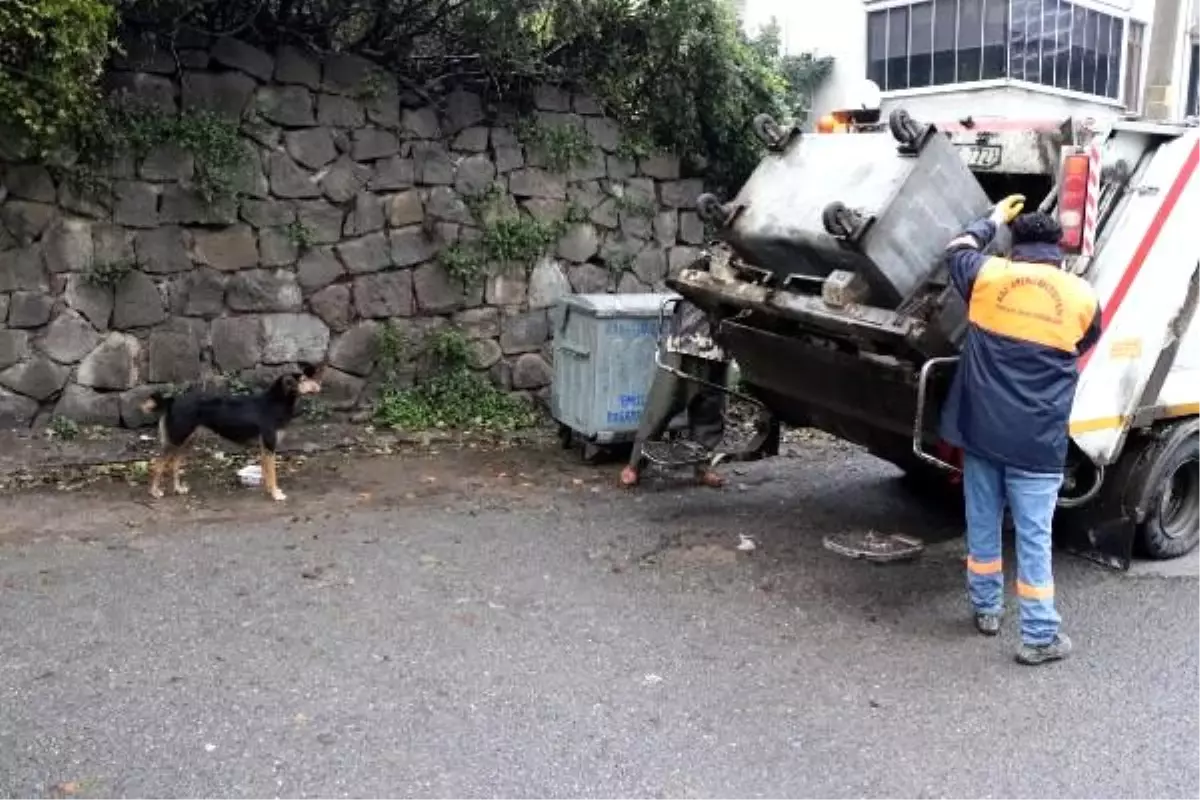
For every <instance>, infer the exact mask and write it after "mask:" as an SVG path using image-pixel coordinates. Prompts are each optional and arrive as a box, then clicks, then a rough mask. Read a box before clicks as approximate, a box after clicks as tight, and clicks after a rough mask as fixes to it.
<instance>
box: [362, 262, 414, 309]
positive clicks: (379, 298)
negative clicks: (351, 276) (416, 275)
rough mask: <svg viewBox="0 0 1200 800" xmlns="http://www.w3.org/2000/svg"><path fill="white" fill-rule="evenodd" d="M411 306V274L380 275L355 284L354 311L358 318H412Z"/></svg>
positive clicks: (380, 273)
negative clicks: (355, 310)
mask: <svg viewBox="0 0 1200 800" xmlns="http://www.w3.org/2000/svg"><path fill="white" fill-rule="evenodd" d="M414 305H415V304H414V301H413V291H412V271H411V270H402V271H398V272H379V273H376V274H374V275H364V276H363V277H361V278H356V279H355V281H354V307H355V308H356V309H357V311H358V315H359V316H360V317H363V318H365V319H379V318H385V317H411V316H412V315H413V312H414V311H415V307H414Z"/></svg>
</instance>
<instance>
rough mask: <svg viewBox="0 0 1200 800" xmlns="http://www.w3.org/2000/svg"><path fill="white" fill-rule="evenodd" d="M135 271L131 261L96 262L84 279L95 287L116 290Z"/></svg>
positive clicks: (89, 268)
mask: <svg viewBox="0 0 1200 800" xmlns="http://www.w3.org/2000/svg"><path fill="white" fill-rule="evenodd" d="M133 269H134V264H133V262H132V261H129V260H122V261H108V262H103V263H100V262H96V263H93V264H91V266H89V267H88V269H87V271H86V272H85V273H84V274H83V279H84V280H85V281H87V282H88V283H90V284H92V285H93V286H100V287H103V288H105V289H115V288H116V287H117V284H118V283H120V282H121V281H122V280H123V279H124V278H125V276H126V275H128V274H129V273H130V272H132V271H133Z"/></svg>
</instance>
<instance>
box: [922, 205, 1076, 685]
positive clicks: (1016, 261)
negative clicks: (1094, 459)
mask: <svg viewBox="0 0 1200 800" xmlns="http://www.w3.org/2000/svg"><path fill="white" fill-rule="evenodd" d="M1024 205H1025V198H1024V197H1022V196H1020V195H1012V196H1010V197H1007V198H1005V199H1004V200H1002V201H1001V202H1000V203H999V204H997V206H996V207H995V209H994V210H993V211H992V213H991V215H990V216H989V217H988V218H986V219H982V220H979V221H978V222H975V223H974V224H972V225H971V226H970V227H968V228H967V230H966V231H965V232H964V233H963V234H961V235H960V236H958V237H957V238H956V239H954V240H953V241H951V242H950V244H949V245H947V247H946V262H947V265H948V268H949V271H950V277H951V280H952V281H953V283H954V286H955V288H956V289H957V290H958V292H959V293H960V294H961V295H962V297H963V299H964V300H965V301H966V302H967V307H968V320H969V325H968V329H967V336H966V342H965V344H964V346H963V351H962V357H961V359H960V361H959V365H958V369H957V371H956V373H955V375H954V380H953V382H952V384H951V386H950V393H949V395H948V397H947V399H946V404H945V407H944V410H943V412H942V420H941V435H942V438H943V439H945V440H946V441H947V442H948V443H949V444H951V445H954V446H955V447H958V448H961V449H962V451H963V493H964V496H965V500H966V516H967V551H968V558H967V590H968V595H969V597H970V600H971V605H972V606H973V607H974V611H975V627H976V628H977V629H978V630H979V632H980V633H982V634H984V635H987V636H994V635H996V634H997V633H999V630H1000V621H1001V616H1002V614H1003V611H1004V571H1003V566H1002V561H1001V542H1000V529H1001V522H1002V520H1003V517H1004V509H1005V506H1006V505H1007V507H1008V509H1009V510H1010V512H1011V514H1012V519H1013V524H1014V526H1015V528H1016V553H1017V584H1016V586H1017V600H1018V603H1019V606H1020V619H1021V642H1022V644H1021V648H1020V650H1019V651H1018V652H1017V656H1016V657H1017V661H1018V662H1020V663H1022V664H1030V665H1034V664H1044V663H1047V662H1050V661H1057V660H1058V659H1061V658H1065V657H1066V656H1067V654H1069V653H1070V652H1071V640H1070V639H1068V638H1067V635H1066V634H1065V633H1063V632H1062V631H1061V630H1060V622H1061V617H1060V616H1059V614H1058V612H1057V611H1056V610H1055V606H1054V577H1053V572H1052V570H1051V544H1050V527H1051V521H1052V519H1053V517H1054V509H1055V505H1056V503H1057V500H1058V491H1059V487H1060V486H1061V485H1062V480H1063V467H1064V464H1065V462H1066V455H1067V440H1068V431H1067V426H1068V419H1069V417H1070V412H1071V403H1072V400H1073V398H1074V395H1075V385H1076V383H1077V382H1078V380H1079V367H1078V361H1079V358H1080V356H1082V355H1083V354H1084V353H1086V352H1087V351H1088V350H1089V349H1090V348H1091V347H1092V346H1093V345H1094V344H1095V343H1096V340H1097V339H1099V338H1100V308H1099V305H1098V303H1097V300H1096V295H1095V294H1094V293H1093V291H1092V288H1091V286H1089V285H1088V283H1087V282H1085V281H1084V280H1083V279H1081V278H1079V277H1077V276H1075V275H1072V274H1070V273H1069V272H1066V271H1064V270H1063V269H1062V257H1063V256H1062V250H1061V249H1060V248H1059V240H1060V239H1061V237H1062V229H1061V228H1060V227H1059V224H1058V222H1056V221H1055V220H1054V219H1053V218H1052V217H1050V216H1048V215H1046V214H1043V213H1031V214H1022V213H1021V211H1022V209H1023V208H1024ZM1001 224H1008V225H1009V226H1010V229H1011V232H1012V254H1011V257H1009V258H1003V257H997V256H987V255H984V254H983V252H982V251H983V250H984V248H986V247H987V246H988V244H989V243H990V242H991V241H992V239H993V237H994V236H995V235H996V231H997V227H998V226H999V225H1001Z"/></svg>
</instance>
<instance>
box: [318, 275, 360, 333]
mask: <svg viewBox="0 0 1200 800" xmlns="http://www.w3.org/2000/svg"><path fill="white" fill-rule="evenodd" d="M351 300H352V298H351V296H350V287H349V286H347V285H346V284H343V283H339V284H335V285H333V286H327V287H326V288H324V289H322V290H320V291H319V292H317V293H316V294H314V295H313V296H312V297H311V298H309V301H308V305H309V308H310V309H312V312H313V313H314V314H316V315H317V316H318V317H320V318H321V321H322V322H324V323H325V324H326V325H328V326H329V329H330V330H333V331H344V330H346V329H347V328H349V327H350V323H351V322H352V321H353V320H354V306H353V304H352V302H351Z"/></svg>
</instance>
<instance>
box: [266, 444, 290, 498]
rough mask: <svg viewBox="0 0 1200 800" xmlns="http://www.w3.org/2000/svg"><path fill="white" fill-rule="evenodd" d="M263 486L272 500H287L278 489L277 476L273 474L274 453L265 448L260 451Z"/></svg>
mask: <svg viewBox="0 0 1200 800" xmlns="http://www.w3.org/2000/svg"><path fill="white" fill-rule="evenodd" d="M262 473H263V486H264V487H265V488H266V490H267V494H268V495H270V496H271V499H272V500H287V495H286V494H284V493H283V490H281V489H280V488H279V481H278V476H277V475H276V474H275V453H274V451H271V450H268V449H266V448H265V447H264V448H263V451H262Z"/></svg>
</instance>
